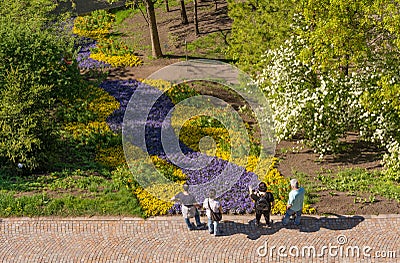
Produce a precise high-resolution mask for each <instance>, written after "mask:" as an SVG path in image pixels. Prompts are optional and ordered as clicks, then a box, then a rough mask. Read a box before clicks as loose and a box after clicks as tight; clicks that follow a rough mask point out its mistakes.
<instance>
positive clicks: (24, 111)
mask: <svg viewBox="0 0 400 263" xmlns="http://www.w3.org/2000/svg"><path fill="white" fill-rule="evenodd" d="M28 74H29V73H28ZM32 78H33V76H32V75H31V74H29V75H23V74H21V73H20V72H19V70H18V69H17V70H14V69H11V70H10V71H7V72H6V75H5V76H4V78H3V81H4V82H3V83H4V86H3V87H2V89H0V105H1V106H2V107H1V108H0V156H3V157H5V158H6V159H7V160H9V161H11V162H12V163H14V164H16V163H23V164H24V165H26V166H27V167H28V168H29V169H32V168H36V167H37V166H38V165H39V164H40V162H41V161H43V159H45V156H44V154H45V153H46V152H48V151H49V150H50V147H49V146H48V145H46V142H47V143H48V142H50V140H52V139H54V136H53V134H52V129H51V128H52V120H51V119H49V118H48V115H49V105H51V102H52V99H51V95H52V94H51V87H50V86H46V85H38V84H35V83H31V80H32Z"/></svg>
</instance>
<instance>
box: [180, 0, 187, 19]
mask: <svg viewBox="0 0 400 263" xmlns="http://www.w3.org/2000/svg"><path fill="white" fill-rule="evenodd" d="M180 2H181V18H182V25H187V24H189V21H188V18H187V14H186V7H185V0H180Z"/></svg>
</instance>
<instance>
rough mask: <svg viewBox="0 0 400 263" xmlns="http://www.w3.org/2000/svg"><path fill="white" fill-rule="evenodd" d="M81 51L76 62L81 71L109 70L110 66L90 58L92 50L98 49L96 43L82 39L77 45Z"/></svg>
mask: <svg viewBox="0 0 400 263" xmlns="http://www.w3.org/2000/svg"><path fill="white" fill-rule="evenodd" d="M76 46H77V48H78V49H79V51H78V55H77V58H76V60H77V61H78V67H79V68H80V69H95V68H108V67H111V65H110V64H107V63H104V62H101V61H97V60H94V59H92V58H90V57H89V56H90V50H91V49H92V48H95V47H96V41H95V40H93V39H90V38H85V37H81V38H79V42H78V43H77V44H76Z"/></svg>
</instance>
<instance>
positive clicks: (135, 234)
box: [0, 215, 400, 263]
mask: <svg viewBox="0 0 400 263" xmlns="http://www.w3.org/2000/svg"><path fill="white" fill-rule="evenodd" d="M251 219H253V217H252V216H251V215H246V216H233V215H232V216H231V215H225V216H224V221H223V222H222V224H221V229H222V230H223V233H222V235H221V236H217V237H214V236H212V235H210V234H209V233H208V231H207V230H195V231H188V230H187V228H186V225H185V223H184V221H183V219H182V218H181V217H180V216H167V217H156V218H150V219H147V220H143V219H140V218H117V217H101V218H100V217H96V218H7V219H0V262H18V263H20V262H57V263H58V262H400V230H399V226H400V215H380V216H330V217H316V216H315V217H314V216H313V217H311V216H305V217H303V221H302V226H300V227H298V228H296V227H294V226H292V225H289V226H288V227H287V228H283V227H282V224H281V223H280V221H281V220H280V217H277V216H273V217H272V219H274V221H275V223H274V224H273V226H272V228H266V227H265V226H263V227H261V228H260V227H256V226H254V224H253V223H252V222H249V220H251ZM205 220H206V218H205V217H202V221H205Z"/></svg>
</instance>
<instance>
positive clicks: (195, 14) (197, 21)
mask: <svg viewBox="0 0 400 263" xmlns="http://www.w3.org/2000/svg"><path fill="white" fill-rule="evenodd" d="M193 2H194V5H193V7H194V10H193V13H194V18H193V21H194V30H195V33H196V36H198V35H199V34H200V31H199V20H198V17H197V0H193Z"/></svg>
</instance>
